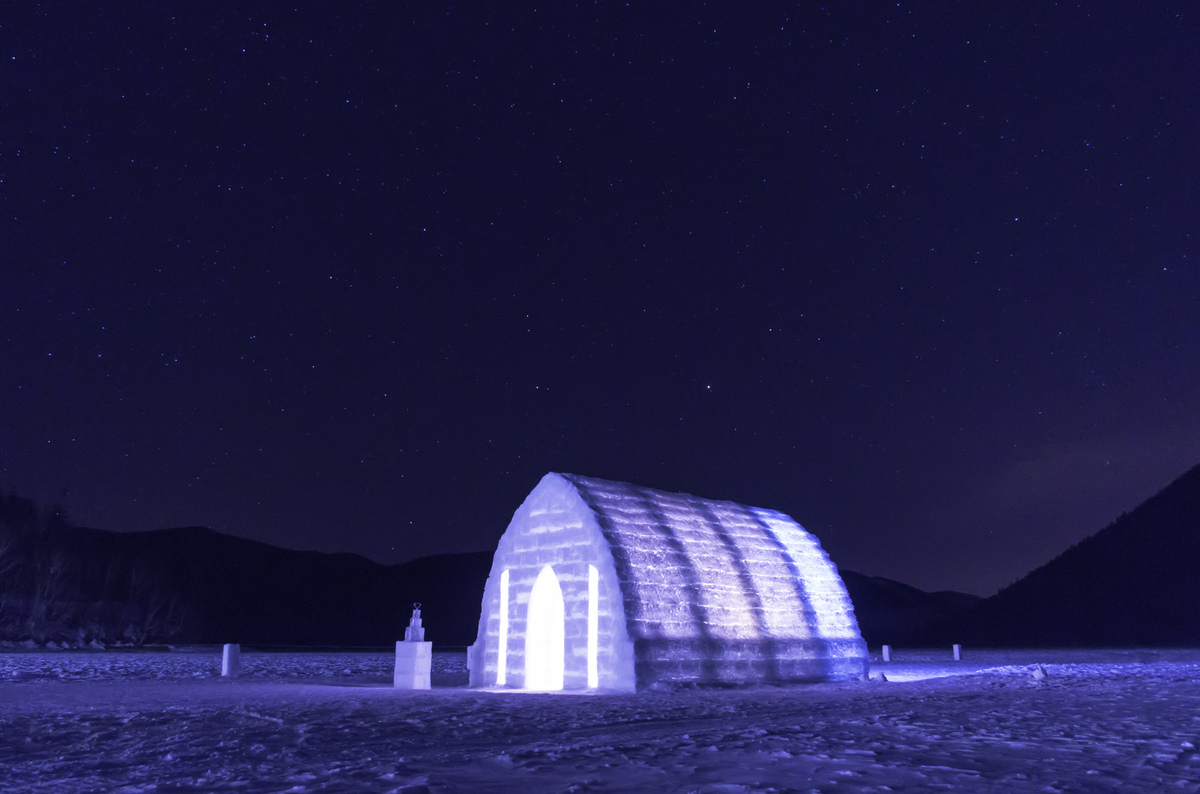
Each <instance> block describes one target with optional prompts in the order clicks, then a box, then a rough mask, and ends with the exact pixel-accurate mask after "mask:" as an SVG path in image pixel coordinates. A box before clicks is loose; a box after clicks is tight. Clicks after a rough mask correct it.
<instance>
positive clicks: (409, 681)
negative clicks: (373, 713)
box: [392, 603, 433, 689]
mask: <svg viewBox="0 0 1200 794" xmlns="http://www.w3.org/2000/svg"><path fill="white" fill-rule="evenodd" d="M432 667H433V643H432V642H425V628H424V627H423V626H422V625H421V604H420V603H416V604H413V613H412V619H411V620H410V621H409V622H408V628H406V629H405V630H404V639H403V640H402V641H398V642H397V643H396V669H395V672H394V674H393V675H392V686H393V687H395V688H396V689H429V688H430V685H429V672H430V669H431V668H432Z"/></svg>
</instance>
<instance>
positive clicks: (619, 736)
mask: <svg viewBox="0 0 1200 794" xmlns="http://www.w3.org/2000/svg"><path fill="white" fill-rule="evenodd" d="M949 656H950V650H949V648H946V649H944V650H942V649H938V650H933V651H906V650H905V649H903V648H898V649H896V653H895V656H894V659H895V661H894V662H892V663H890V664H887V665H885V664H881V663H879V660H878V658H876V659H875V660H874V661H875V664H874V665H873V671H875V672H879V671H883V672H885V673H886V674H887V675H888V676H889V678H891V680H892V681H896V680H897V678H896V677H894V676H895V675H898V674H900V673H901V672H902V671H904V670H906V669H910V670H912V671H914V672H916V671H920V670H924V671H925V672H929V671H951V672H955V671H957V672H958V673H959V674H957V675H951V676H949V677H944V678H929V679H925V680H912V681H909V682H900V683H887V684H882V683H864V682H859V681H852V682H840V683H827V684H815V685H808V686H788V687H772V686H760V687H747V688H739V689H717V690H705V689H676V690H668V691H662V692H645V693H642V694H636V695H635V694H627V693H620V694H599V695H596V694H593V695H591V696H587V697H579V696H574V695H563V694H558V695H538V694H514V693H511V692H495V693H493V692H481V691H479V690H473V689H469V688H467V687H466V686H464V685H459V686H456V687H450V688H447V687H446V686H445V685H444V683H443V686H441V687H438V681H439V680H441V681H442V682H446V681H451V680H458V681H461V682H462V684H465V666H464V659H463V657H464V654H462V653H445V652H437V653H435V657H434V684H435V689H433V690H431V691H424V692H412V691H397V690H394V689H392V688H391V687H390V686H388V685H387V682H388V681H389V680H390V678H389V676H390V663H391V654H390V653H388V651H386V650H381V651H379V652H378V653H351V652H344V653H307V654H301V653H256V652H255V651H254V650H253V649H252V648H249V649H246V648H244V649H243V657H242V661H243V671H244V677H243V678H242V679H239V680H238V681H233V682H230V681H228V680H224V681H223V680H221V679H220V678H219V672H220V649H219V648H206V649H192V652H177V653H131V652H125V653H121V652H85V651H79V652H44V651H39V652H12V653H3V652H0V759H3V761H4V762H3V763H2V764H0V790H3V791H5V792H27V791H28V792H32V791H43V790H46V791H48V790H55V791H63V790H66V791H70V790H118V789H124V790H130V791H151V790H155V787H156V786H158V787H162V786H167V787H169V788H170V789H171V790H178V791H252V792H257V791H284V790H295V791H306V792H311V791H344V790H355V791H369V792H392V791H397V790H402V789H403V788H404V787H406V786H411V787H417V788H414V789H412V790H424V789H420V788H419V787H422V786H424V787H425V789H427V790H429V791H435V792H436V791H450V790H459V791H484V790H521V791H530V792H542V791H628V790H647V791H649V790H656V791H658V790H663V791H766V790H770V789H775V790H796V789H797V788H799V789H800V790H812V789H815V790H822V791H824V790H850V791H866V790H876V791H878V790H884V787H889V788H892V789H899V788H905V789H908V790H930V789H940V790H964V791H965V790H970V791H995V792H999V791H1046V790H1056V791H1067V790H1080V789H1084V788H1086V789H1087V790H1114V789H1121V790H1133V791H1139V790H1142V791H1149V790H1171V791H1192V792H1195V791H1200V782H1198V781H1200V756H1198V755H1197V753H1196V746H1197V744H1200V716H1197V715H1200V651H1197V650H1138V651H973V650H972V649H970V648H966V649H964V661H963V662H961V663H958V664H955V663H954V662H953V661H952V660H950V659H949ZM1039 665H1041V666H1044V667H1045V669H1046V670H1047V672H1048V674H1049V675H1048V678H1046V679H1045V680H1044V681H1035V680H1034V679H1033V678H1032V676H1031V670H1032V669H1033V668H1035V667H1036V666H1039ZM972 668H977V669H972ZM14 673H16V675H14ZM439 676H441V678H440V679H439ZM454 676H457V679H455V678H454ZM295 682H299V683H295ZM331 684H340V686H333V685H331ZM160 790H161V788H160Z"/></svg>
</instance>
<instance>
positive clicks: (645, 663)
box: [467, 473, 890, 690]
mask: <svg viewBox="0 0 1200 794" xmlns="http://www.w3.org/2000/svg"><path fill="white" fill-rule="evenodd" d="M889 650H890V649H889ZM467 665H468V667H469V669H470V671H471V685H472V686H484V687H491V686H508V687H515V688H519V689H536V690H549V689H588V688H604V689H622V690H635V689H644V688H646V687H649V686H650V685H651V684H653V683H655V682H657V681H662V682H667V683H671V682H686V681H696V682H712V683H749V682H755V681H825V680H831V679H854V678H858V677H859V676H861V675H862V674H863V673H864V672H865V671H866V669H867V649H866V645H865V643H864V642H863V640H862V637H861V635H860V634H859V632H858V623H857V621H856V620H855V619H854V608H853V605H852V604H851V603H850V598H849V595H848V594H847V592H846V588H845V586H844V585H843V584H842V580H841V577H840V576H838V572H837V567H836V566H835V565H834V564H833V563H832V562H831V561H830V559H829V557H828V556H827V555H826V554H825V552H824V550H823V549H822V548H821V544H820V543H819V542H818V541H817V539H816V538H815V537H813V536H812V535H811V534H809V533H808V532H807V531H805V529H804V528H803V527H801V526H800V525H799V524H797V523H796V522H795V521H793V520H792V519H791V518H790V517H788V516H786V515H784V514H783V513H780V512H777V511H774V510H765V509H762V508H757V507H747V506H746V505H740V504H735V503H733V502H718V501H713V500H710V499H701V498H698V497H695V496H690V495H688V494H682V493H666V492H663V491H655V490H652V489H650V488H643V487H640V486H637V485H631V484H629V483H623V482H611V481H608V480H599V479H595V478H592V477H580V476H578V475H575V474H555V473H550V474H547V475H546V476H545V477H543V478H542V481H541V482H540V483H538V486H537V487H536V488H535V489H534V490H533V492H532V493H530V494H529V496H528V497H527V498H526V499H525V502H524V503H523V504H522V505H521V507H520V508H519V509H518V510H517V511H516V513H515V514H514V515H513V519H512V522H511V523H510V524H509V525H508V529H507V530H506V531H505V533H504V535H503V537H501V539H500V543H499V546H498V547H497V549H496V553H495V555H494V557H493V558H492V571H491V575H490V576H489V578H488V583H487V586H486V588H485V589H484V594H483V603H482V609H481V613H480V619H479V633H478V635H477V639H476V641H475V644H474V645H472V646H471V649H470V651H469V652H468V654H467Z"/></svg>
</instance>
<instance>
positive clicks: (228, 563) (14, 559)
mask: <svg viewBox="0 0 1200 794" xmlns="http://www.w3.org/2000/svg"><path fill="white" fill-rule="evenodd" d="M44 519H45V514H40V513H39V512H38V511H37V510H36V508H35V507H34V506H33V504H32V503H31V502H28V501H27V500H22V499H19V498H17V497H7V498H6V499H5V498H3V497H0V541H4V540H5V538H8V539H9V540H11V541H13V542H10V543H8V544H7V545H5V543H3V542H0V639H8V640H23V639H26V638H33V639H36V640H39V641H46V640H56V641H67V642H73V643H78V642H87V641H89V640H92V639H98V640H100V641H101V642H104V643H112V642H117V641H122V642H134V643H162V642H170V643H176V644H184V643H204V644H215V643H224V642H238V643H242V644H244V645H291V646H386V645H390V644H391V643H393V642H395V641H396V640H397V639H400V638H402V637H403V636H404V627H405V626H406V625H407V623H408V619H409V616H410V614H411V610H412V604H413V602H414V601H419V602H421V603H422V604H423V608H422V612H423V617H424V622H425V626H426V627H427V634H426V636H427V638H429V639H430V640H432V641H433V642H434V643H435V644H437V645H440V646H443V647H444V646H454V645H469V644H470V643H472V642H474V640H475V632H476V629H477V627H478V623H479V604H480V601H481V600H482V595H483V587H484V584H485V583H486V581H487V576H488V572H489V570H490V568H491V562H492V554H491V553H490V552H478V553H474V554H444V555H439V556H434V557H425V558H422V559H418V560H413V561H412V562H408V563H404V564H403V565H393V566H385V565H380V564H378V563H375V562H372V561H371V560H368V559H366V558H364V557H360V556H358V555H355V554H324V553H320V552H315V551H294V550H289V549H282V548H278V547H275V546H270V545H268V544H265V543H259V542H257V541H252V540H246V539H244V538H239V537H234V536H231V535H223V534H221V533H219V532H214V531H213V530H210V529H206V528H204V527H184V528H179V529H160V530H155V531H152V532H110V531H106V530H98V529H86V528H82V527H73V526H70V525H69V524H67V523H66V522H65V521H62V520H58V519H54V518H52V520H44ZM842 577H843V580H844V581H845V583H846V586H847V589H848V590H849V591H850V596H851V599H852V600H853V602H854V606H855V612H856V615H857V617H858V621H859V625H860V627H861V629H862V632H863V636H864V638H866V639H867V640H868V642H870V643H872V644H878V643H883V642H890V643H897V644H899V643H905V642H906V641H907V638H908V637H910V636H911V635H912V634H913V633H914V632H916V631H919V630H922V629H924V628H926V627H927V626H929V625H930V624H933V623H937V622H938V621H941V620H945V619H947V618H948V617H951V616H953V615H955V614H957V613H959V612H961V611H962V610H964V609H967V608H969V607H970V606H972V605H973V604H974V602H975V601H977V600H978V599H977V598H976V597H975V596H970V595H965V594H963V593H924V592H922V591H920V590H917V589H916V588H913V587H909V586H908V585H904V584H900V583H899V582H893V581H891V580H889V579H882V578H879V577H869V576H863V575H861V574H856V573H854V572H853V571H843V572H842Z"/></svg>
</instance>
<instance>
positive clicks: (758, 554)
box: [559, 474, 865, 657]
mask: <svg viewBox="0 0 1200 794" xmlns="http://www.w3.org/2000/svg"><path fill="white" fill-rule="evenodd" d="M559 476H561V477H562V478H563V479H565V480H566V481H568V482H569V483H571V484H572V485H574V486H575V489H576V491H577V492H578V493H579V496H580V497H581V498H582V499H583V501H584V502H585V503H586V504H587V506H588V507H589V508H590V510H591V511H592V513H593V514H594V516H595V518H596V522H597V524H598V525H599V527H600V531H601V533H602V534H603V536H604V538H605V540H606V541H607V542H608V545H609V548H610V550H611V553H612V557H613V563H614V566H615V568H616V574H617V578H618V581H619V583H620V586H621V592H622V596H623V598H624V602H625V613H626V619H627V627H628V632H629V637H630V639H632V640H633V641H634V643H635V645H638V644H642V645H644V644H646V643H651V644H653V643H656V642H663V641H665V642H667V643H670V641H672V640H681V641H689V640H691V641H695V640H701V641H711V642H713V643H718V644H720V643H728V642H731V641H732V642H734V643H735V644H741V643H751V644H755V643H761V642H763V641H766V642H768V643H772V642H773V643H775V644H776V645H778V641H781V640H782V641H788V640H796V641H805V640H812V641H823V642H828V641H839V640H840V641H845V642H846V643H849V644H850V645H852V646H854V649H857V648H858V646H861V645H862V639H861V637H860V635H859V631H858V624H857V622H856V621H855V619H854V611H853V607H852V605H851V603H850V599H849V596H848V595H847V593H846V589H845V586H844V585H843V583H842V580H841V577H839V576H838V573H837V569H836V567H835V566H834V565H833V563H832V562H831V561H830V559H829V557H828V556H827V555H826V554H825V552H824V550H823V549H822V548H821V546H820V544H819V543H818V542H817V540H816V538H814V537H813V536H812V535H811V534H809V533H808V532H807V531H805V530H804V528H803V527H801V526H800V525H799V524H797V523H796V522H795V521H793V520H792V519H791V518H790V517H788V516H787V515H785V514H783V513H780V512H778V511H775V510H765V509H762V508H757V507H748V506H746V505H741V504H737V503H734V502H724V501H714V500H710V499H702V498H700V497H696V496H691V495H690V494H683V493H668V492H664V491H656V490H653V489H651V488H645V487H642V486H638V485H633V484H630V483H624V482H613V481H609V480H601V479H597V478H594V477H583V476H580V475H577V474H560V475H559ZM639 641H642V642H641V643H639ZM854 649H852V648H849V647H847V648H843V649H842V652H839V653H837V654H836V655H838V656H841V655H843V653H844V652H851V651H853V652H854V655H856V656H857V655H858V652H857V650H854ZM781 650H783V649H781V648H776V649H775V650H774V651H773V652H772V653H773V655H778V654H779V652H780V651H781ZM862 655H863V656H864V657H865V647H864V648H862ZM638 656H639V657H644V656H645V652H639V653H638Z"/></svg>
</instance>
